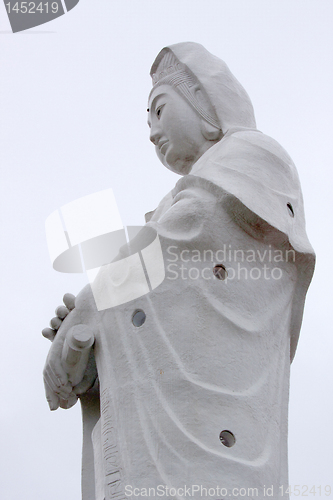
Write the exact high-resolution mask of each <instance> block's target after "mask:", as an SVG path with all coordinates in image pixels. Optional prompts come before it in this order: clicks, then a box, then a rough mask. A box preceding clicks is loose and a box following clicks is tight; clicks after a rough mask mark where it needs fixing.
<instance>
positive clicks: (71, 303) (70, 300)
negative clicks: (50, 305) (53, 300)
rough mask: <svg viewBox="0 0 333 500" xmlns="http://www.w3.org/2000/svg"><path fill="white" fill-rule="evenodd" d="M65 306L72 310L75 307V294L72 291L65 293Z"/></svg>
mask: <svg viewBox="0 0 333 500" xmlns="http://www.w3.org/2000/svg"><path fill="white" fill-rule="evenodd" d="M62 300H63V301H64V304H65V306H66V307H67V308H68V309H69V310H70V311H72V310H73V309H74V307H75V295H73V294H72V293H65V295H64V297H63V299H62Z"/></svg>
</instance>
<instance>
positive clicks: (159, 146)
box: [158, 141, 169, 155]
mask: <svg viewBox="0 0 333 500" xmlns="http://www.w3.org/2000/svg"><path fill="white" fill-rule="evenodd" d="M168 142H169V141H161V142H160V143H158V149H159V150H160V152H161V154H162V155H165V152H166V150H167V149H168V147H167V144H168ZM164 146H166V147H164Z"/></svg>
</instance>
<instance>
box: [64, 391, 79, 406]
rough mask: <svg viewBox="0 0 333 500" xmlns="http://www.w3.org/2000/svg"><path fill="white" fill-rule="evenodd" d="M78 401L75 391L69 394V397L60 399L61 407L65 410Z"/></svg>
mask: <svg viewBox="0 0 333 500" xmlns="http://www.w3.org/2000/svg"><path fill="white" fill-rule="evenodd" d="M77 401H78V397H77V396H76V394H74V393H73V392H72V393H71V394H70V395H69V396H68V398H67V399H60V407H61V408H63V409H64V410H68V409H69V408H72V406H74V405H75V404H76V403H77Z"/></svg>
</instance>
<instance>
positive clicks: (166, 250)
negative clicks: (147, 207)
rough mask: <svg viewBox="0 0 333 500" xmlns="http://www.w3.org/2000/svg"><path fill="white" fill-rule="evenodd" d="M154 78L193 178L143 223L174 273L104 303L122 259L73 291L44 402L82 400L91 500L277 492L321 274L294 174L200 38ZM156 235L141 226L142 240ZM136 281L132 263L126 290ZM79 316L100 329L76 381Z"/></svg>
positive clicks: (156, 135)
mask: <svg viewBox="0 0 333 500" xmlns="http://www.w3.org/2000/svg"><path fill="white" fill-rule="evenodd" d="M151 75H152V79H153V89H152V91H151V93H150V96H149V104H148V123H149V126H150V128H151V132H150V139H151V141H152V142H153V143H154V145H155V147H156V151H157V155H158V157H159V158H160V160H161V161H162V163H163V164H164V165H165V166H166V167H167V168H170V169H171V170H172V171H174V172H176V173H177V174H180V175H181V176H182V177H181V178H180V180H178V182H177V183H176V185H175V187H174V189H173V190H172V191H171V192H170V193H168V194H167V195H166V196H165V198H163V200H162V201H161V203H160V204H159V206H158V207H157V209H156V210H155V211H154V212H151V213H150V214H149V216H148V219H149V220H148V222H147V224H146V226H145V228H146V229H147V228H152V229H154V231H156V232H157V234H158V236H159V241H160V243H161V247H162V251H163V256H164V263H165V279H164V280H163V282H162V283H161V284H160V285H159V286H157V287H156V288H155V289H152V290H151V291H150V292H149V293H146V294H144V295H142V296H138V298H136V299H133V300H131V301H129V302H127V303H124V304H122V305H119V306H116V307H108V308H105V309H103V310H97V307H96V303H95V299H94V295H93V293H92V290H93V292H94V294H95V295H96V294H98V293H99V294H100V296H103V293H104V294H107V293H109V292H108V287H109V285H108V286H106V285H105V283H110V280H111V282H112V283H114V281H112V276H111V275H112V272H113V271H112V264H110V265H109V266H105V267H104V268H103V269H102V270H101V271H100V273H99V275H98V276H97V278H96V280H95V282H94V285H93V286H92V287H91V286H90V285H88V286H87V287H85V288H84V289H83V290H82V292H81V293H80V294H79V295H78V296H77V297H76V299H75V304H74V298H73V296H70V295H69V294H67V295H66V296H65V298H64V302H65V305H66V306H67V309H66V308H64V307H62V308H60V309H59V310H58V315H57V316H58V319H54V320H52V321H53V322H52V325H51V326H52V327H53V330H50V329H47V330H45V331H44V333H45V335H47V336H49V337H51V338H53V337H54V336H55V337H54V341H53V343H52V346H51V349H50V353H49V356H48V359H47V362H46V366H45V370H44V378H45V387H46V395H47V399H48V401H49V404H50V408H51V409H52V410H54V409H57V408H58V407H59V405H60V406H62V407H65V408H66V407H70V406H71V405H72V404H74V403H75V401H76V399H77V396H76V395H77V394H79V395H80V398H81V404H82V408H83V425H84V446H83V479H82V481H83V483H82V484H83V498H84V499H85V500H104V499H105V500H111V499H113V498H116V499H125V498H133V499H134V498H137V497H139V498H141V496H149V497H151V498H159V497H164V498H168V499H171V498H173V499H174V498H177V499H182V498H184V497H186V496H187V497H192V498H212V499H214V500H217V499H222V498H226V497H229V496H231V497H232V496H239V495H240V489H242V492H241V495H242V496H245V497H246V498H259V499H263V498H266V497H267V496H269V497H270V498H274V499H278V498H281V497H283V495H284V492H285V490H286V489H287V486H288V460H287V428H288V422H287V417H288V393H289V367H290V361H291V360H292V358H293V356H294V354H295V349H296V345H297V341H298V336H299V331H300V327H301V321H302V314H303V306H304V300H305V294H306V291H307V288H308V286H309V283H310V281H311V277H312V274H313V269H314V252H313V249H312V247H311V245H310V243H309V241H308V239H307V236H306V233H305V221H304V211H303V201H302V194H301V188H300V184H299V180H298V176H297V172H296V169H295V166H294V164H293V162H292V160H291V158H290V157H289V155H288V154H287V153H286V151H285V150H284V149H283V148H282V147H281V146H280V145H279V144H278V143H277V142H276V141H274V140H273V139H271V138H270V137H267V136H266V135H264V134H263V133H261V132H259V131H258V130H257V129H256V123H255V118H254V113H253V108H252V104H251V101H250V99H249V97H248V95H247V93H246V92H245V90H244V89H243V87H242V86H241V85H240V84H239V82H238V81H237V80H236V79H235V77H234V76H233V75H232V74H231V73H230V71H229V69H228V67H227V66H226V65H225V63H224V62H223V61H221V60H220V59H218V58H217V57H215V56H213V55H212V54H210V53H209V52H208V51H207V50H206V49H204V48H203V47H202V46H201V45H198V44H196V43H180V44H176V45H173V46H170V47H167V48H164V49H163V50H162V51H161V52H160V53H159V54H158V56H157V58H156V60H155V62H154V64H153V66H152V70H151ZM145 245H146V242H145V231H144V230H143V231H141V233H139V234H138V236H137V237H136V238H135V240H134V241H133V244H132V246H131V250H130V251H131V252H132V251H133V248H134V250H135V251H139V250H140V249H143V248H145ZM128 252H129V250H128V249H126V248H124V249H122V250H121V251H120V256H119V258H120V259H126V256H127V255H129V253H128ZM133 280H135V272H134V271H133V269H132V268H131V267H130V266H129V267H128V272H127V274H126V276H124V279H123V281H122V282H121V283H118V284H114V286H115V287H116V288H115V289H116V291H117V286H118V287H119V290H120V289H121V287H131V286H134V281H133ZM69 311H70V312H69ZM66 314H67V316H66ZM64 318H65V319H64ZM76 325H85V326H86V327H88V329H86V330H84V329H83V331H81V330H80V331H79V334H80V335H81V337H80V335H78V336H77V338H78V343H79V344H80V339H81V340H82V339H83V340H82V346H85V345H88V344H89V345H88V348H89V346H90V344H91V342H90V340H89V339H88V337H89V335H88V336H87V337H84V335H85V333H87V331H88V333H89V332H91V333H92V334H93V336H94V338H95V344H94V347H93V349H92V350H91V351H90V356H89V359H88V356H86V359H88V362H87V361H85V365H84V367H83V369H82V366H81V369H80V370H81V371H80V372H79V373H80V375H79V376H76V378H75V376H74V375H71V374H70V373H69V372H70V369H69V367H68V363H69V364H71V363H72V365H73V364H75V360H74V361H70V356H71V354H70V353H71V352H72V351H70V349H71V348H68V347H67V351H66V353H67V354H66V356H67V358H66V359H67V362H66V359H65V360H64V354H63V351H64V343H65V346H66V342H67V343H68V344H69V343H70V342H71V341H70V340H68V337H69V335H70V334H71V335H72V334H73V331H74V330H75V329H74V330H73V329H72V327H73V326H76ZM78 328H82V327H78ZM55 333H56V335H55ZM79 337H80V338H79ZM66 338H67V339H66ZM65 340H66V342H65ZM68 349H69V351H68ZM74 351H75V346H74ZM68 352H69V354H68ZM66 356H65V357H66ZM74 358H75V355H74ZM74 358H73V359H74ZM71 359H72V358H71ZM66 363H67V364H66ZM87 363H88V364H87ZM86 364H87V366H88V368H87V369H86V370H85V366H86ZM96 367H97V368H96ZM97 375H98V379H97V380H96V377H97ZM81 379H82V380H81ZM73 380H75V383H74V382H73ZM92 386H93V387H92ZM91 387H92V389H91ZM99 402H100V409H99ZM244 492H246V495H244V494H243V493H244ZM286 497H287V496H286Z"/></svg>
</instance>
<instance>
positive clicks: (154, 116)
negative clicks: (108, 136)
mask: <svg viewBox="0 0 333 500" xmlns="http://www.w3.org/2000/svg"><path fill="white" fill-rule="evenodd" d="M151 76H152V80H153V89H152V91H151V93H150V96H149V102H148V113H149V114H148V124H149V126H150V127H151V134H150V139H151V141H152V142H153V143H154V144H155V148H156V152H157V155H158V157H159V158H160V160H161V161H162V163H163V164H164V165H165V166H167V167H168V168H170V169H171V170H173V171H175V172H177V173H179V174H182V175H184V174H187V173H189V171H190V170H191V168H192V165H193V164H194V163H195V162H196V161H197V160H198V159H199V158H200V157H201V156H202V155H203V153H205V151H207V150H208V149H209V148H210V147H211V146H213V145H214V144H215V143H216V142H218V141H220V140H221V139H222V137H223V135H224V133H225V132H226V131H227V130H228V129H229V128H231V127H233V126H241V127H249V128H254V127H255V120H254V115H253V108H252V104H251V101H250V99H249V97H248V95H247V94H246V92H245V90H244V89H243V87H242V86H241V85H240V84H239V82H238V81H237V80H236V79H235V78H234V77H233V75H232V74H231V73H230V71H229V69H228V68H227V66H226V64H225V63H224V62H223V61H221V60H220V59H218V58H216V57H214V56H213V55H212V54H210V53H209V52H208V51H207V50H206V49H205V48H204V47H202V45H199V44H196V43H180V44H177V45H173V46H171V47H166V48H164V49H163V50H162V51H161V52H160V53H159V54H158V56H157V58H156V59H155V62H154V64H153V66H152V68H151Z"/></svg>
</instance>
